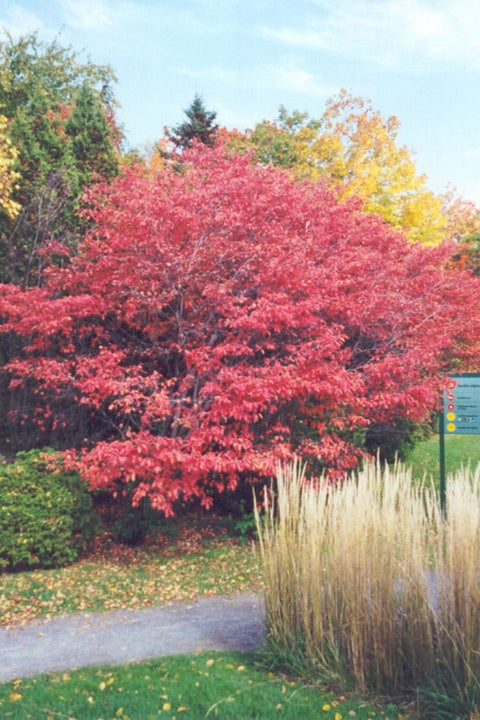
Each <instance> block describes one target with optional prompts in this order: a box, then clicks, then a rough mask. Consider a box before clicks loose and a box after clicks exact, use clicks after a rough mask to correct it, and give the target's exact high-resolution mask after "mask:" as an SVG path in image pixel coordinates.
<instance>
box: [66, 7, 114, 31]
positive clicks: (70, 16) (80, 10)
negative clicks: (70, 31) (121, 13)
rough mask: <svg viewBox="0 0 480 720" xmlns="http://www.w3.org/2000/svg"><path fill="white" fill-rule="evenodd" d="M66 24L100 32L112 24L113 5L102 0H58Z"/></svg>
mask: <svg viewBox="0 0 480 720" xmlns="http://www.w3.org/2000/svg"><path fill="white" fill-rule="evenodd" d="M60 7H61V10H62V12H63V14H64V17H65V21H66V23H67V24H68V25H70V26H71V27H73V28H77V29H79V30H95V31H98V32H102V31H104V30H106V29H108V28H109V27H110V26H111V25H112V24H113V18H114V6H113V5H112V4H111V3H109V2H102V0H60Z"/></svg>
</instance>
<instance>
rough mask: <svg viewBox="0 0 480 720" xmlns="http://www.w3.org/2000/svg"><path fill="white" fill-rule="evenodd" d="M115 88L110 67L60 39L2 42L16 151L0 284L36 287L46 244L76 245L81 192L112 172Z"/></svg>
mask: <svg viewBox="0 0 480 720" xmlns="http://www.w3.org/2000/svg"><path fill="white" fill-rule="evenodd" d="M113 81H114V75H113V72H112V70H111V69H110V68H108V67H104V66H97V65H94V64H93V63H90V62H87V63H81V62H79V61H78V59H77V56H76V53H75V52H74V51H73V50H72V49H71V48H65V47H62V46H61V45H60V43H59V42H58V40H54V41H53V42H51V43H44V42H42V41H40V40H39V39H38V36H37V35H36V34H35V33H31V34H29V35H26V36H24V37H22V38H20V39H19V40H16V41H15V40H13V39H12V38H11V37H10V36H8V35H5V36H4V37H3V38H2V40H1V42H0V107H1V112H2V113H3V115H4V116H5V118H6V132H7V134H8V138H9V142H10V143H11V144H12V146H13V147H14V149H15V165H14V167H13V170H14V172H15V173H16V182H15V186H14V187H13V188H12V192H11V197H12V200H13V202H14V203H15V204H16V205H15V207H16V208H17V210H18V212H17V213H16V216H15V218H12V217H11V214H10V216H9V215H8V214H4V215H3V216H2V217H1V218H0V261H1V262H0V279H2V280H9V281H13V282H16V283H22V284H27V285H28V284H31V283H32V282H37V281H38V279H39V277H40V275H39V268H40V267H41V264H42V259H41V257H42V255H41V253H42V251H43V250H44V248H45V246H46V245H48V243H49V242H51V241H52V240H55V241H57V242H60V243H62V244H63V245H65V246H66V247H70V248H72V247H74V246H75V245H76V243H77V242H78V239H79V236H80V235H81V233H82V225H83V224H82V223H81V222H80V221H79V219H78V215H77V212H76V210H77V206H78V203H79V200H80V197H81V194H82V192H83V188H84V186H85V185H86V184H89V183H90V182H94V181H96V180H98V179H104V178H109V177H112V176H113V175H115V174H116V172H117V171H118V163H119V151H118V143H119V139H120V134H119V131H118V128H117V127H116V125H115V122H114V119H113V114H112V102H111V101H112V91H111V86H112V83H113Z"/></svg>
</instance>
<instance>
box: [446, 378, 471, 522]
mask: <svg viewBox="0 0 480 720" xmlns="http://www.w3.org/2000/svg"><path fill="white" fill-rule="evenodd" d="M445 435H480V373H463V374H461V375H451V376H450V378H449V379H448V381H447V387H446V389H445V391H444V393H443V411H442V412H441V413H440V503H441V506H442V509H443V511H444V512H445V496H446V474H445Z"/></svg>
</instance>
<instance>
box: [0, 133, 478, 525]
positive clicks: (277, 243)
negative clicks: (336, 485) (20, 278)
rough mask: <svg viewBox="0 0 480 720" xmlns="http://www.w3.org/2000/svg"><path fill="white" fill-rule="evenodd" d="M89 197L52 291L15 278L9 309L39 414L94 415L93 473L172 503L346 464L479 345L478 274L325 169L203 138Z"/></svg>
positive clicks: (6, 314)
mask: <svg viewBox="0 0 480 720" xmlns="http://www.w3.org/2000/svg"><path fill="white" fill-rule="evenodd" d="M88 202H89V204H90V207H91V210H90V215H91V218H92V219H93V220H94V222H95V228H94V230H92V231H91V232H90V234H89V235H88V237H87V238H86V239H85V241H84V242H83V244H82V245H81V247H80V251H79V254H78V256H76V257H74V258H72V260H71V263H70V264H69V266H68V267H64V268H58V267H51V268H50V269H49V270H48V274H47V277H46V281H45V286H44V288H42V289H30V290H28V291H22V290H20V289H18V288H15V287H12V286H3V288H2V290H1V294H0V315H1V316H2V317H3V319H4V323H3V326H2V329H3V331H4V332H9V333H14V335H16V336H19V337H21V338H24V346H23V347H22V349H21V352H19V354H18V356H17V357H16V358H14V359H13V360H12V361H11V362H10V363H9V365H8V367H7V368H6V370H8V372H9V373H10V374H11V378H12V380H11V382H12V384H13V385H14V386H15V385H19V386H22V387H24V388H27V389H28V392H29V393H30V397H31V407H32V408H33V410H30V415H32V414H34V412H37V416H38V413H39V412H40V420H41V422H43V423H44V424H45V425H46V426H48V427H49V428H52V427H53V425H52V423H54V424H55V427H57V428H58V427H68V426H69V425H72V424H73V425H75V423H80V420H79V418H80V417H81V418H82V420H81V424H82V428H86V432H88V437H86V438H85V441H84V442H83V443H82V442H80V441H77V443H76V444H77V448H76V449H77V450H78V449H80V450H81V452H80V454H79V455H78V457H79V460H78V462H79V467H80V468H81V471H82V473H83V475H84V477H85V478H86V479H87V480H88V482H89V483H90V485H91V487H92V488H100V487H102V488H107V489H110V490H111V491H112V492H118V491H119V490H121V489H122V488H129V489H130V490H131V491H132V496H133V501H134V502H139V501H140V499H141V498H142V497H144V496H148V497H149V498H150V500H151V502H152V504H153V506H154V507H158V508H160V509H162V510H164V511H165V512H166V513H169V512H171V511H172V505H173V503H174V502H175V500H176V499H177V498H179V497H184V498H192V497H198V498H199V499H200V500H201V501H202V503H204V504H208V503H209V498H210V494H209V488H216V489H220V488H222V487H224V486H230V487H234V486H235V484H236V483H237V482H238V481H239V479H240V480H241V481H245V480H246V479H252V478H265V477H267V476H270V475H272V474H273V472H274V468H275V464H276V462H277V461H278V460H281V459H286V458H290V457H292V456H294V455H296V456H298V457H301V458H305V459H307V460H309V461H310V463H311V466H312V467H313V468H314V469H315V470H320V469H321V468H323V467H326V468H329V469H330V471H331V472H332V473H333V476H335V473H336V474H339V473H342V472H343V471H345V470H347V469H349V468H351V467H353V466H355V464H356V463H357V462H358V458H359V456H360V449H359V447H358V445H359V443H358V440H356V439H355V438H358V434H359V430H361V429H362V428H365V427H367V426H368V425H369V424H371V423H373V422H388V421H389V420H390V419H391V418H392V417H404V418H410V419H413V420H420V419H423V418H425V417H427V416H428V414H429V413H430V412H431V411H432V409H433V408H434V407H435V406H436V403H437V402H438V396H439V395H438V393H439V387H440V384H441V376H442V373H444V372H445V371H448V370H449V369H451V368H452V366H453V365H452V363H458V359H461V360H463V362H464V363H467V364H468V363H470V366H471V365H472V363H474V359H475V357H476V356H478V349H479V348H478V338H480V292H479V290H480V287H479V281H478V280H477V279H476V278H474V277H473V276H472V275H471V274H470V273H469V272H463V271H459V270H458V269H456V268H454V267H453V266H452V265H451V263H450V258H451V255H452V253H453V252H454V250H455V248H451V247H447V246H444V247H441V248H425V247H421V246H418V245H412V244H408V243H407V242H406V240H405V239H404V237H403V236H402V235H400V234H398V233H396V232H394V231H393V230H392V229H391V228H390V227H389V226H387V225H386V224H385V223H384V222H383V221H382V220H381V219H379V218H378V217H375V216H369V215H366V214H363V213H362V212H361V207H360V205H359V203H358V202H357V201H356V200H355V199H350V200H349V201H347V202H345V203H343V204H339V203H338V202H337V200H336V198H335V196H334V194H333V193H332V191H330V190H328V189H327V188H325V187H323V186H322V185H321V184H318V183H316V184H315V183H311V182H305V183H296V182H294V181H292V180H291V179H290V178H289V177H288V176H287V175H285V174H283V173H282V172H281V171H279V170H278V169H276V168H271V167H268V168H265V167H261V166H259V165H254V164H251V163H250V161H249V159H248V158H246V157H232V158H228V157H226V156H225V155H224V153H223V151H222V149H221V148H216V149H213V150H211V149H208V148H205V147H195V148H194V149H193V150H191V151H188V152H186V153H184V154H183V156H182V169H181V172H179V171H178V166H177V167H176V169H175V168H174V167H172V168H168V167H167V168H164V169H163V170H161V171H160V172H158V173H157V174H152V172H148V171H146V170H145V169H142V168H140V167H131V168H129V169H127V170H126V172H125V174H124V176H122V177H121V178H117V179H116V180H115V181H114V182H113V184H112V185H104V186H99V187H97V188H95V189H93V190H91V191H90V194H89V197H88ZM457 367H458V365H457ZM35 408H36V410H35ZM80 446H81V447H80ZM71 457H72V458H73V452H72V454H71Z"/></svg>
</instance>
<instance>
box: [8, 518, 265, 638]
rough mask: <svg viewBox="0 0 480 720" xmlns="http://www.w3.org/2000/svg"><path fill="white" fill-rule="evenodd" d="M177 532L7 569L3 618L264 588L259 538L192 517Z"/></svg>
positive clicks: (18, 619) (23, 618) (101, 545)
mask: <svg viewBox="0 0 480 720" xmlns="http://www.w3.org/2000/svg"><path fill="white" fill-rule="evenodd" d="M190 520H191V522H190V524H189V525H187V524H186V523H185V524H184V526H183V528H182V529H181V530H180V531H179V532H178V535H177V536H176V538H174V539H172V538H170V537H168V536H159V538H158V539H157V541H156V543H155V544H153V545H151V546H147V547H141V548H129V547H126V546H121V545H113V544H104V543H102V542H100V543H99V544H98V545H97V547H96V548H95V549H94V550H93V551H92V552H91V553H90V554H89V556H88V557H86V558H84V559H83V560H81V561H80V562H76V563H74V564H73V565H70V566H68V567H64V568H59V569H55V570H35V571H30V572H23V573H4V574H0V624H1V625H4V626H7V627H8V626H12V625H17V624H19V623H23V622H28V621H30V620H32V619H34V618H38V617H44V618H47V617H51V616H53V615H58V614H61V613H65V612H68V613H71V612H78V611H86V610H97V611H102V610H114V609H120V608H121V609H138V608H142V607H148V606H151V605H160V604H162V603H166V602H173V601H177V600H189V599H192V598H195V597H200V596H205V595H227V594H230V593H233V592H246V591H260V589H261V576H260V570H259V567H258V562H257V558H256V556H255V553H254V551H253V547H252V545H251V544H250V545H248V544H240V543H238V542H235V541H234V540H232V539H231V538H229V537H228V536H227V535H226V534H222V532H221V531H219V529H218V527H215V526H214V525H205V524H201V525H198V524H197V525H196V524H195V523H194V522H193V519H190Z"/></svg>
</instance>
